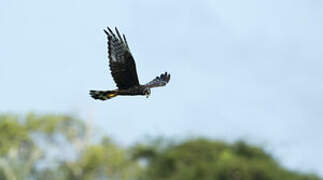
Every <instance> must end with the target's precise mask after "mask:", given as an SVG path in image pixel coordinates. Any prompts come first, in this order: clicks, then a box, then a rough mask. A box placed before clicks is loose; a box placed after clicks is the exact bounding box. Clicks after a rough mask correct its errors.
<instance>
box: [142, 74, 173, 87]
mask: <svg viewBox="0 0 323 180" xmlns="http://www.w3.org/2000/svg"><path fill="white" fill-rule="evenodd" d="M169 80H170V74H168V73H167V72H165V73H164V74H161V75H160V76H157V77H156V78H155V79H153V80H152V81H150V82H149V83H147V84H145V86H147V87H149V88H154V87H160V86H165V85H166V84H167V83H168V82H169Z"/></svg>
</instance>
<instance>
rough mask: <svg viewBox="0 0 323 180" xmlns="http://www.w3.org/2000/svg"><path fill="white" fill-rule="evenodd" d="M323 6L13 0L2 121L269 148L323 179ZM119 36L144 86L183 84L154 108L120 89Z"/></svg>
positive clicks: (2, 74)
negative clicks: (110, 45) (23, 119)
mask: <svg viewBox="0 0 323 180" xmlns="http://www.w3.org/2000/svg"><path fill="white" fill-rule="evenodd" d="M322 19H323V1H320V0H284V1H281V0H271V1H259V0H258V1H256V0H245V1H240V0H222V1H220V0H200V1H193V0H179V1H173V0H160V1H152V0H139V1H134V0H127V1H123V0H121V1H117V0H115V1H108V0H105V1H102V0H101V1H78V0H71V1H65V0H55V1H43V0H28V1H26V0H20V1H17V0H10V1H9V0H2V1H1V2H0V83H1V93H0V112H16V113H24V112H29V111H34V112H40V113H46V112H51V113H52V112H55V113H61V112H63V113H64V112H67V113H71V112H73V113H77V114H80V116H81V117H83V118H88V117H90V118H89V119H90V120H88V121H91V124H92V126H93V128H94V129H96V130H97V131H99V132H100V133H105V134H108V135H111V136H112V137H114V138H116V139H117V140H118V141H119V142H122V143H132V142H135V141H137V140H140V139H142V138H143V137H144V136H145V135H152V136H154V135H165V136H170V137H175V136H177V137H187V136H191V135H195V136H196V135H203V136H208V137H212V138H217V139H219V138H220V139H225V140H228V141H232V140H236V139H239V138H245V139H247V140H249V141H251V142H255V143H257V144H261V145H264V146H265V147H266V148H267V149H269V150H271V151H273V152H274V156H275V157H277V158H278V159H279V160H280V161H281V162H282V163H283V164H284V165H286V166H288V167H290V168H295V169H301V170H304V171H307V172H319V173H320V174H321V175H323V165H322V158H321V159H319V158H318V157H320V155H321V154H322V152H323V141H322V139H323V133H322V127H323V122H322V120H323V110H322V106H323V84H322V80H323V71H322V68H323V61H322V60H323V51H322V46H323V21H322ZM107 25H109V26H111V27H114V26H117V27H118V28H119V30H120V31H121V32H122V33H124V34H126V36H127V39H128V43H129V45H130V48H131V51H132V53H133V55H134V57H135V59H136V63H137V70H138V75H139V79H140V81H141V82H142V83H145V82H147V81H150V80H151V79H152V78H154V77H155V76H157V75H159V74H160V73H161V72H164V71H168V72H170V73H171V74H172V79H171V81H170V84H169V85H168V86H167V87H166V88H158V89H153V91H152V96H151V97H150V98H149V99H146V98H145V97H120V98H119V97H118V98H115V99H113V100H111V101H107V102H99V101H94V100H92V99H91V98H90V97H89V95H88V91H89V90H90V89H113V88H115V85H114V82H113V81H112V77H111V75H110V74H109V71H108V61H107V54H106V51H107V50H106V48H107V45H106V37H105V35H104V33H103V31H102V29H103V28H105V27H106V26H107Z"/></svg>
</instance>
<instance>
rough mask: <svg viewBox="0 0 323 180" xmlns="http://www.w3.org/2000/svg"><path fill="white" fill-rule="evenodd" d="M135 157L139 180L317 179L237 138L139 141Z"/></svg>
mask: <svg viewBox="0 0 323 180" xmlns="http://www.w3.org/2000/svg"><path fill="white" fill-rule="evenodd" d="M133 151H134V152H133V154H134V157H135V158H136V159H137V160H140V159H141V160H144V161H146V162H147V164H146V165H145V167H146V169H145V174H144V176H143V177H142V179H143V180H149V179H154V180H162V179H168V180H195V179H201V180H281V179H284V180H301V179H302V180H305V179H307V180H318V179H319V178H318V177H316V176H313V175H301V174H298V173H295V172H292V171H288V170H286V169H284V168H282V167H281V166H280V165H279V164H278V163H277V162H276V161H275V160H274V159H273V158H272V157H271V156H270V155H269V154H268V153H266V152H265V151H264V150H263V149H261V148H258V147H255V146H251V145H248V144H246V143H245V142H243V141H238V142H236V143H234V144H228V143H225V142H221V141H211V140H207V139H192V140H188V141H186V142H183V143H179V144H177V145H171V146H168V148H163V149H158V148H157V149H156V147H151V146H149V145H148V146H145V145H142V144H139V145H136V146H135V147H133Z"/></svg>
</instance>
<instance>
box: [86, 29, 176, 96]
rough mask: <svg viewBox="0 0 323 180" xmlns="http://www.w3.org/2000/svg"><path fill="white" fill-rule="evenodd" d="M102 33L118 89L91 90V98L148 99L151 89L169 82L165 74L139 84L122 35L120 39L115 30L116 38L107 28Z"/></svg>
mask: <svg viewBox="0 0 323 180" xmlns="http://www.w3.org/2000/svg"><path fill="white" fill-rule="evenodd" d="M104 32H105V34H106V35H107V36H108V53H109V66H110V71H111V74H112V77H113V80H114V82H115V83H116V84H117V87H118V89H115V90H108V91H97V90H91V91H90V95H91V96H92V98H94V99H99V100H107V99H111V98H113V97H116V96H137V95H145V96H146V97H147V98H148V97H149V95H150V92H151V91H150V89H151V88H154V87H160V86H165V85H166V84H167V83H168V82H169V79H170V74H168V73H167V72H165V73H163V74H161V75H160V76H157V77H156V78H155V79H153V80H152V81H150V82H148V83H147V84H143V85H141V84H139V80H138V75H137V70H136V64H135V60H134V58H133V57H132V55H131V52H130V49H129V46H128V43H127V40H126V37H125V35H124V34H123V38H122V37H121V35H120V33H119V31H118V29H117V28H115V32H116V34H117V36H116V35H115V34H114V33H113V31H112V30H111V29H110V28H109V27H108V29H107V30H105V29H104Z"/></svg>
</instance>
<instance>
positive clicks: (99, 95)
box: [90, 90, 118, 101]
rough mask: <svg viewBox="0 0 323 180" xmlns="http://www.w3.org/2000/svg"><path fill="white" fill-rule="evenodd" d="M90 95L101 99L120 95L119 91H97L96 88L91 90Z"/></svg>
mask: <svg viewBox="0 0 323 180" xmlns="http://www.w3.org/2000/svg"><path fill="white" fill-rule="evenodd" d="M90 95H91V96H92V98H93V99H99V100H102V101H104V100H107V99H111V98H114V97H116V96H117V95H118V93H117V91H96V90H91V91H90Z"/></svg>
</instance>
